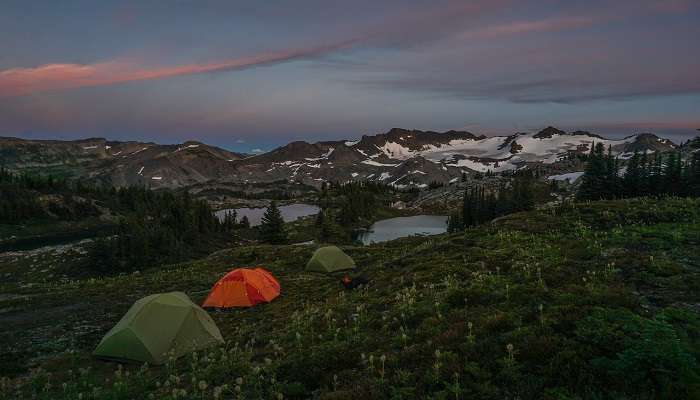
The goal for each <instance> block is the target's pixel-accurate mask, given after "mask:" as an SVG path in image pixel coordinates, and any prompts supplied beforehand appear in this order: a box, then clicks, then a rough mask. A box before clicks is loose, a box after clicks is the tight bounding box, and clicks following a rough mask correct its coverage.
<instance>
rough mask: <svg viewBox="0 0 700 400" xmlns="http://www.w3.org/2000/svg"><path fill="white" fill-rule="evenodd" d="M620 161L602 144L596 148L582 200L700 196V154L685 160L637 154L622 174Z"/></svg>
mask: <svg viewBox="0 0 700 400" xmlns="http://www.w3.org/2000/svg"><path fill="white" fill-rule="evenodd" d="M620 164H621V163H620V159H619V158H617V157H615V156H613V155H612V151H611V149H610V148H608V150H607V152H606V151H605V148H604V146H603V144H602V143H598V144H597V145H595V146H594V147H593V149H592V150H591V152H590V154H589V156H588V164H587V165H586V169H585V171H584V174H583V176H582V178H581V179H582V182H581V186H580V187H579V190H578V193H577V196H576V197H577V199H578V200H606V199H619V198H629V197H640V196H665V195H668V196H682V197H689V196H692V197H698V196H700V152H697V151H696V152H694V153H691V156H690V157H689V159H688V160H686V161H684V160H683V159H682V157H681V153H680V152H677V151H676V152H669V153H666V154H659V153H654V154H647V153H646V152H645V153H641V154H640V153H637V152H635V153H634V154H633V155H632V157H631V158H630V159H629V160H628V162H627V165H626V168H625V169H624V172H623V173H620V170H621V165H620Z"/></svg>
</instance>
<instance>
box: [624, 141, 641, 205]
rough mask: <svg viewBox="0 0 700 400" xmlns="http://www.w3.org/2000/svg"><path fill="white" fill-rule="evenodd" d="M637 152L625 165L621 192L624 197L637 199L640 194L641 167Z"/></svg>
mask: <svg viewBox="0 0 700 400" xmlns="http://www.w3.org/2000/svg"><path fill="white" fill-rule="evenodd" d="M640 161H641V160H640V156H639V153H638V152H636V151H635V152H634V155H632V157H631V158H630V160H629V162H628V163H627V170H626V171H625V174H624V176H623V177H622V192H623V195H624V196H626V197H637V196H639V195H641V193H642V166H641V165H640Z"/></svg>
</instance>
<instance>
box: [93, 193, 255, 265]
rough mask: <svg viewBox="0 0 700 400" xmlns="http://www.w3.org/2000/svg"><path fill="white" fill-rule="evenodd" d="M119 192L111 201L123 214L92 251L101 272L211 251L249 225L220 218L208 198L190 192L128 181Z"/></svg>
mask: <svg viewBox="0 0 700 400" xmlns="http://www.w3.org/2000/svg"><path fill="white" fill-rule="evenodd" d="M114 194H115V195H114V197H113V198H112V200H111V201H109V203H110V204H111V205H112V206H113V207H114V208H113V209H118V210H121V211H122V212H123V214H121V215H123V216H122V217H121V218H120V221H119V224H118V226H117V227H116V228H115V229H114V231H113V232H111V233H110V234H107V235H104V236H101V237H99V238H98V239H97V240H96V241H95V244H94V246H93V247H92V251H91V257H92V258H93V260H94V265H95V268H96V269H97V270H98V271H99V272H102V273H111V272H130V271H134V270H138V269H141V268H144V267H148V266H153V265H160V264H165V263H174V262H178V261H182V260H184V259H187V258H191V257H192V256H193V255H196V254H203V253H206V252H209V251H211V250H212V249H213V248H215V247H216V246H217V244H219V243H220V242H223V241H225V240H226V238H227V237H229V236H230V232H232V231H233V230H234V229H237V228H240V227H242V226H243V225H245V222H244V221H242V223H239V222H237V221H236V218H235V216H234V215H232V214H228V215H227V216H226V217H224V219H223V220H222V221H220V220H219V218H217V217H216V216H215V215H214V213H213V211H212V209H211V208H210V207H209V205H208V204H207V203H206V202H205V201H203V200H197V199H194V198H192V197H191V196H190V194H189V193H188V192H182V193H173V192H154V191H151V190H148V189H146V188H143V187H127V188H120V189H115V190H114Z"/></svg>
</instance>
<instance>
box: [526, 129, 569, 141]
mask: <svg viewBox="0 0 700 400" xmlns="http://www.w3.org/2000/svg"><path fill="white" fill-rule="evenodd" d="M556 135H566V132H564V131H562V130H560V129H557V128H555V127H553V126H548V127H546V128H544V129H542V130H541V131H539V132H537V133H536V134H535V135H534V136H533V137H534V138H536V139H549V138H551V137H552V136H556Z"/></svg>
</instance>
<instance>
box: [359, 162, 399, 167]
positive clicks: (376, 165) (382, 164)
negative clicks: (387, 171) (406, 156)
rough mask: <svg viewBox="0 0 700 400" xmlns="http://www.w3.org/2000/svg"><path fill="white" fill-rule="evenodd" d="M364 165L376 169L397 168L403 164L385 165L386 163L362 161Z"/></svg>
mask: <svg viewBox="0 0 700 400" xmlns="http://www.w3.org/2000/svg"><path fill="white" fill-rule="evenodd" d="M362 164H367V165H373V166H375V167H396V166H399V165H401V164H384V163H380V162H376V161H374V160H364V161H362Z"/></svg>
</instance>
